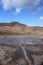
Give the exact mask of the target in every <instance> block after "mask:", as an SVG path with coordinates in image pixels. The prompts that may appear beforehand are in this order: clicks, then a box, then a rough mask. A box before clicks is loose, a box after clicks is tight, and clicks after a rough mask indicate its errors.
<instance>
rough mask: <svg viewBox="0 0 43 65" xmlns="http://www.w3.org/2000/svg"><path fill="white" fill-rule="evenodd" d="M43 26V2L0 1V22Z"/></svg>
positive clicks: (29, 0) (36, 0)
mask: <svg viewBox="0 0 43 65" xmlns="http://www.w3.org/2000/svg"><path fill="white" fill-rule="evenodd" d="M12 21H18V22H20V23H23V24H26V25H28V26H43V0H22V1H21V0H0V22H12Z"/></svg>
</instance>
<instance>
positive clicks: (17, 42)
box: [0, 38, 43, 46]
mask: <svg viewBox="0 0 43 65" xmlns="http://www.w3.org/2000/svg"><path fill="white" fill-rule="evenodd" d="M26 42H34V43H38V44H43V41H42V40H41V39H39V38H3V39H2V38H0V44H8V45H17V46H20V45H21V44H22V43H26Z"/></svg>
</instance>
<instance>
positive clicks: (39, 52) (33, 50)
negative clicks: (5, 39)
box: [0, 44, 43, 65]
mask: <svg viewBox="0 0 43 65" xmlns="http://www.w3.org/2000/svg"><path fill="white" fill-rule="evenodd" d="M42 64H43V45H37V44H36V45H23V46H22V47H15V46H9V45H0V65H42Z"/></svg>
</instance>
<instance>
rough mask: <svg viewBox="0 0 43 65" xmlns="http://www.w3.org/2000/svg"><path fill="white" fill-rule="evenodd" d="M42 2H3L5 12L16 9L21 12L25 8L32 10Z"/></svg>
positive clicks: (26, 0) (33, 0)
mask: <svg viewBox="0 0 43 65" xmlns="http://www.w3.org/2000/svg"><path fill="white" fill-rule="evenodd" d="M39 2H40V0H1V3H2V5H3V8H4V10H8V9H11V8H16V12H18V13H19V12H20V11H21V10H20V9H23V8H32V7H35V6H36V5H37V4H39Z"/></svg>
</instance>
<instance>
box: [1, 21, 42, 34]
mask: <svg viewBox="0 0 43 65" xmlns="http://www.w3.org/2000/svg"><path fill="white" fill-rule="evenodd" d="M24 34H25V35H43V27H39V26H34V27H31V26H27V25H24V24H21V23H18V22H11V23H0V35H24Z"/></svg>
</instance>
